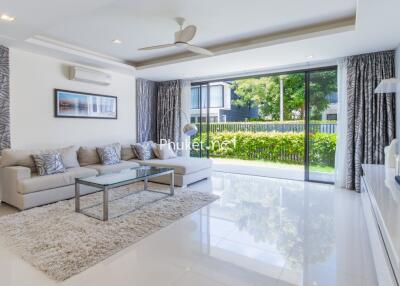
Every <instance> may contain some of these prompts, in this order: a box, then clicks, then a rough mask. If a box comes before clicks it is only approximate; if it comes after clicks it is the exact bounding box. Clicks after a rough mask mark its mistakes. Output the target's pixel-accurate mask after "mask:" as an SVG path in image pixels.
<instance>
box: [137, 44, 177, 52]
mask: <svg viewBox="0 0 400 286" xmlns="http://www.w3.org/2000/svg"><path fill="white" fill-rule="evenodd" d="M169 47H175V44H165V45H158V46H151V47H145V48H140V49H139V51H149V50H156V49H163V48H169Z"/></svg>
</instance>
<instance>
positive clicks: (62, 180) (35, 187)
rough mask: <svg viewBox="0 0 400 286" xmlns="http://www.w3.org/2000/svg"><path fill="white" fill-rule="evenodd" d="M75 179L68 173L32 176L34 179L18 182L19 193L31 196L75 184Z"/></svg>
mask: <svg viewBox="0 0 400 286" xmlns="http://www.w3.org/2000/svg"><path fill="white" fill-rule="evenodd" d="M73 181H74V180H73V179H72V177H71V175H69V174H68V173H58V174H53V175H46V176H39V175H37V174H35V173H34V174H32V177H31V178H29V179H25V180H22V181H19V182H18V192H19V193H21V194H29V193H34V192H40V191H43V190H48V189H54V188H59V187H64V186H68V185H71V184H73Z"/></svg>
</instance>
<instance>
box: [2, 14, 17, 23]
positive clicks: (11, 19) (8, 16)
mask: <svg viewBox="0 0 400 286" xmlns="http://www.w3.org/2000/svg"><path fill="white" fill-rule="evenodd" d="M0 20H2V21H7V22H12V21H14V20H15V17H12V16H10V15H7V14H1V15H0Z"/></svg>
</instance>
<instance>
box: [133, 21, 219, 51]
mask: <svg viewBox="0 0 400 286" xmlns="http://www.w3.org/2000/svg"><path fill="white" fill-rule="evenodd" d="M175 21H176V22H177V24H178V25H179V31H177V32H175V41H174V43H172V44H164V45H157V46H150V47H144V48H140V49H139V51H150V50H156V49H164V48H169V47H176V48H184V49H186V50H188V51H190V52H192V53H195V54H200V55H203V56H213V55H214V54H213V52H211V51H209V50H207V49H204V48H201V47H198V46H195V45H191V44H190V43H189V42H190V41H191V40H192V39H193V38H194V36H195V35H196V31H197V28H196V26H194V25H189V26H187V27H185V28H183V23H184V21H185V19H183V18H175Z"/></svg>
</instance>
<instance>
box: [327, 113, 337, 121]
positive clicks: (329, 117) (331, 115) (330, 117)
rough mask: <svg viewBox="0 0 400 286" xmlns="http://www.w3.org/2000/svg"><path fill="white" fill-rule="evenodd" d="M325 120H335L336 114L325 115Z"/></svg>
mask: <svg viewBox="0 0 400 286" xmlns="http://www.w3.org/2000/svg"><path fill="white" fill-rule="evenodd" d="M326 120H337V114H327V115H326Z"/></svg>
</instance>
